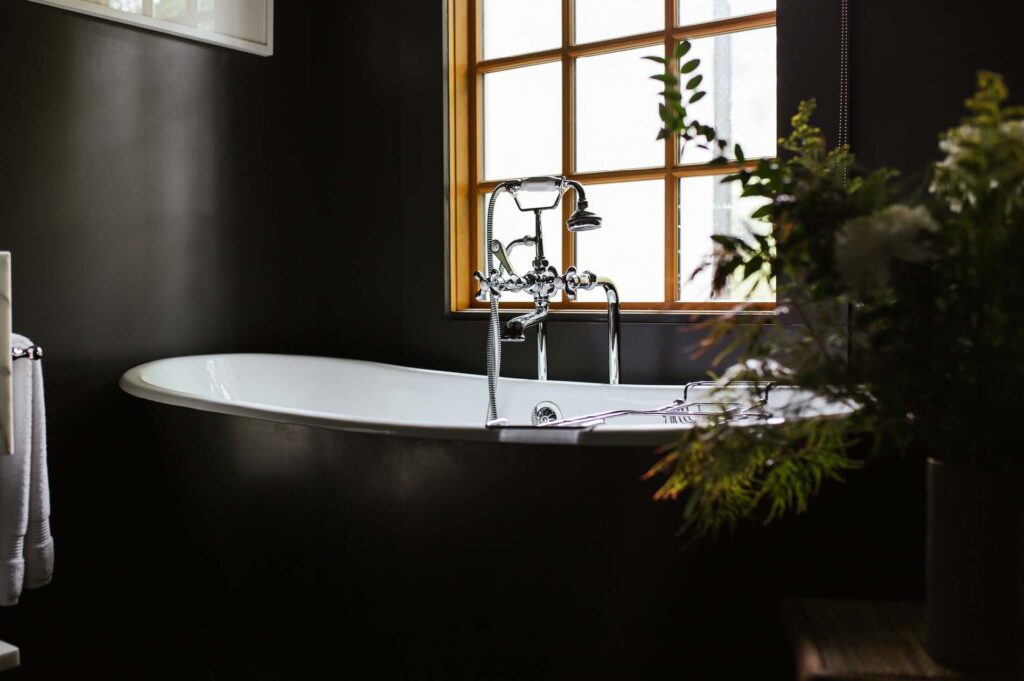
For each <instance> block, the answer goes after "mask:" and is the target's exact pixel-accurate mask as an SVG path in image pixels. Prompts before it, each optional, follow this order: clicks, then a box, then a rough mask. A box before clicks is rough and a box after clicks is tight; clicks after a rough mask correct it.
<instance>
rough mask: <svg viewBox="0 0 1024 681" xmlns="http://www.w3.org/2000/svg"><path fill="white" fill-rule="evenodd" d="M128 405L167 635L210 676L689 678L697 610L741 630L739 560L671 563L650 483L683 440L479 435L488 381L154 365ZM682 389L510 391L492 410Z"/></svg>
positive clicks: (364, 368)
mask: <svg viewBox="0 0 1024 681" xmlns="http://www.w3.org/2000/svg"><path fill="white" fill-rule="evenodd" d="M121 386H122V388H123V389H124V390H125V391H127V392H129V393H131V394H132V395H135V396H138V397H142V398H145V399H146V400H149V402H141V401H139V402H133V405H134V408H135V409H138V410H139V414H138V418H139V419H140V421H141V422H143V423H144V424H145V428H146V432H148V433H150V435H149V436H148V438H149V442H148V444H147V447H148V448H149V449H150V450H152V451H151V452H150V453H149V455H150V456H153V457H154V458H155V460H156V461H157V462H158V464H157V465H159V467H160V473H159V475H158V476H155V477H156V479H157V480H158V481H159V482H158V483H154V485H155V486H156V487H157V488H158V489H154V490H153V495H154V497H155V498H159V499H161V501H160V502H159V504H160V505H161V508H162V509H164V510H165V513H163V514H162V515H163V516H164V518H165V520H164V522H163V523H162V525H161V526H160V528H159V529H157V530H154V531H155V532H159V533H160V541H159V542H158V544H157V549H156V550H157V557H155V558H153V559H152V562H153V564H160V565H165V566H167V569H168V571H169V573H170V575H171V576H170V577H169V578H167V579H166V580H165V581H166V589H167V591H166V597H167V599H168V605H167V607H168V608H170V609H171V614H168V615H167V617H169V618H171V619H172V620H174V621H177V620H176V619H175V618H179V619H180V621H181V624H180V629H181V630H182V631H187V632H188V636H189V637H191V638H190V639H189V640H190V641H191V643H190V644H189V647H190V648H191V650H190V653H189V654H190V656H191V658H190V659H195V660H197V662H196V664H198V665H199V666H200V667H203V668H208V669H209V670H211V673H214V674H215V675H216V676H217V677H218V678H220V675H221V672H224V673H225V674H226V676H225V677H226V678H228V677H231V676H230V673H229V672H230V671H231V670H234V671H235V672H237V670H238V669H247V670H250V671H251V673H247V674H245V675H244V676H245V677H247V678H248V677H252V678H274V679H278V678H287V679H292V678H296V679H298V678H302V679H305V678H316V679H319V678H402V679H414V678H415V679H418V678H445V679H453V678H474V679H475V678H485V679H489V678H531V679H532V678H643V677H645V676H657V675H662V674H664V673H670V672H673V671H678V669H679V667H678V664H679V659H680V656H687V655H689V656H690V658H691V659H690V660H689V662H688V668H689V669H691V670H699V669H700V664H701V660H702V659H704V658H705V657H707V656H708V655H710V654H711V653H709V651H712V650H714V649H715V646H716V645H718V644H719V637H720V636H722V635H723V634H722V633H721V632H720V631H718V630H716V628H715V627H713V626H712V627H710V628H709V627H708V626H707V624H706V621H702V620H707V618H708V617H709V613H711V614H713V616H712V619H713V620H714V619H715V618H726V619H728V618H731V617H735V618H738V619H741V620H744V618H746V619H745V620H744V621H746V620H749V617H750V615H749V612H748V611H749V610H750V608H751V603H750V602H749V600H748V599H746V597H743V598H740V599H739V600H738V601H737V600H730V599H731V598H732V597H731V596H730V595H729V591H730V589H732V590H734V587H733V586H730V584H734V583H735V582H736V581H740V580H737V578H736V577H735V576H730V569H731V568H730V567H729V566H730V565H731V564H732V563H730V560H732V561H733V563H735V562H736V561H737V560H738V559H737V558H736V557H735V556H733V557H732V558H731V559H730V558H728V557H725V558H719V559H718V560H717V561H710V560H708V559H707V553H708V550H707V549H699V550H692V551H683V550H682V542H681V541H680V540H679V538H678V537H677V536H676V530H677V528H678V527H679V526H680V524H681V523H682V509H681V508H680V506H678V505H674V504H659V503H655V502H654V501H652V494H653V492H654V491H655V489H656V484H657V483H656V482H652V481H644V480H643V479H642V477H643V473H644V472H645V471H646V470H647V469H648V467H649V466H650V465H651V463H652V462H653V461H655V460H656V456H657V455H656V453H655V449H656V447H658V446H659V445H663V444H665V443H666V442H670V441H671V440H672V439H673V438H674V437H676V436H677V435H678V434H679V432H680V429H681V428H685V427H688V426H687V425H685V424H665V423H664V422H663V421H664V419H663V418H662V417H637V418H638V420H634V421H629V420H622V421H609V422H608V423H607V424H605V425H601V426H597V427H593V428H587V429H582V430H575V429H574V430H565V431H563V430H556V429H540V430H537V429H516V428H512V429H500V430H488V429H485V428H484V427H483V423H482V422H483V418H484V416H485V412H486V379H485V378H484V377H483V376H471V375H460V374H452V373H443V372H436V371H424V370H418V369H408V368H402V367H395V366H388V365H381V364H374V363H369V362H361V361H351V360H341V359H325V358H315V357H290V356H279V355H213V356H199V357H181V358H174V359H165V360H159V361H156V362H151V363H149V364H144V365H142V366H139V367H136V368H134V369H131V370H130V371H128V372H127V373H125V374H124V376H123V377H122V379H121ZM683 390H684V388H683V387H682V386H629V385H620V386H606V385H594V384H581V383H561V382H557V381H550V382H545V383H539V382H536V381H526V380H512V379H502V381H501V382H500V387H499V413H500V415H501V416H504V417H507V418H509V419H510V421H511V422H513V423H519V424H526V423H529V422H530V418H531V413H532V410H533V408H534V407H535V406H536V405H537V404H538V403H539V402H551V403H554V404H556V405H558V407H559V409H560V410H561V411H562V415H563V416H565V417H567V416H571V415H574V414H585V413H591V412H596V411H601V410H605V409H609V408H613V407H626V408H642V409H646V408H651V407H654V406H659V405H663V404H666V403H669V402H671V401H672V400H673V399H677V398H680V397H681V396H682V392H683ZM160 403H162V404H160ZM167 405H174V406H173V407H169V406H167ZM180 407H187V409H181V408H180ZM161 552H162V553H161ZM175 613H176V614H175ZM715 621H717V620H715ZM702 656H703V657H702ZM325 674H326V675H325ZM205 678H208V676H207V677H205ZM231 678H233V677H231ZM694 678H706V677H703V676H700V675H699V674H698V675H697V676H695V677H694ZM719 678H724V677H719Z"/></svg>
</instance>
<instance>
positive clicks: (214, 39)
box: [29, 0, 274, 57]
mask: <svg viewBox="0 0 1024 681" xmlns="http://www.w3.org/2000/svg"><path fill="white" fill-rule="evenodd" d="M193 1H195V0H193ZM244 1H245V2H250V3H252V4H253V8H254V11H256V12H259V11H264V10H265V12H264V17H265V20H264V21H263V22H262V23H264V24H265V33H264V35H265V40H264V41H263V42H260V41H258V40H246V39H243V38H237V37H235V36H231V35H225V34H223V33H218V32H216V31H215V30H206V29H200V28H195V27H192V26H187V25H184V24H179V23H175V22H173V21H167V20H164V19H157V18H155V17H154V16H153V10H152V7H153V0H143V4H144V6H145V8H146V9H145V10H143V11H144V12H148V15H147V14H146V13H144V14H133V13H131V12H126V11H123V10H119V9H113V8H112V7H108V6H106V5H100V4H97V3H95V2H87V0H29V2H35V3H39V4H41V5H50V6H52V7H59V8H61V9H66V10H70V11H72V12H78V13H79V14H88V15H90V16H94V17H101V18H103V19H109V20H111V21H116V22H119V23H122V24H128V25H130V26H138V27H140V28H146V29H149V30H151V31H157V32H160V33H167V34H170V35H176V36H181V37H184V38H188V39H190V40H196V41H199V42H203V43H209V44H211V45H220V46H222V47H229V48H231V49H235V50H241V51H243V52H249V53H251V54H258V55H260V56H263V57H269V56H271V55H272V54H274V0H244Z"/></svg>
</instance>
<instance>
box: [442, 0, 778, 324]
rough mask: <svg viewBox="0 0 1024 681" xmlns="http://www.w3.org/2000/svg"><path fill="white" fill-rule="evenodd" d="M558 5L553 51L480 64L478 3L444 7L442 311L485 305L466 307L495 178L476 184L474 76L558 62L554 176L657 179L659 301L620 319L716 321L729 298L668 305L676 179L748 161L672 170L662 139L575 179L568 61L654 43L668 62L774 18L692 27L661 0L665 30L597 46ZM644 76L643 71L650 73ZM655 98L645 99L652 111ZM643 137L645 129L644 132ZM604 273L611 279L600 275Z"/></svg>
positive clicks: (567, 236) (672, 290)
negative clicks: (701, 317)
mask: <svg viewBox="0 0 1024 681" xmlns="http://www.w3.org/2000/svg"><path fill="white" fill-rule="evenodd" d="M561 2H562V31H561V35H562V45H561V47H558V48H554V49H550V50H545V51H542V52H533V53H529V54H521V55H514V56H510V57H501V58H496V59H488V60H484V59H482V50H481V47H482V40H481V35H482V27H481V14H482V12H481V7H480V6H481V3H482V0H448V117H449V130H448V147H449V148H448V154H449V156H448V161H449V178H448V179H449V193H450V196H449V200H450V215H449V235H448V238H449V242H448V244H449V286H450V289H449V291H450V294H449V307H450V311H451V312H472V311H480V312H483V311H485V310H486V309H487V307H488V305H487V303H482V302H479V301H477V300H476V297H475V294H476V290H477V285H476V281H475V279H474V278H473V272H474V270H481V271H483V269H484V262H483V248H482V247H481V243H480V239H481V236H482V234H481V228H482V225H483V221H484V216H483V212H484V208H483V201H482V200H481V197H483V196H484V195H485V194H486V193H487V192H489V191H492V190H493V189H494V187H496V186H497V185H498V184H499V183H500V182H501V181H502V180H489V181H488V180H484V179H483V173H482V168H483V139H482V135H483V122H482V120H481V118H482V113H483V98H482V94H483V87H482V84H483V77H484V74H486V73H494V72H496V71H502V70H506V69H511V68H518V67H523V66H532V65H536V64H544V63H553V62H561V65H562V93H561V95H562V174H564V175H565V176H566V177H567V178H569V179H572V180H577V181H579V182H582V183H583V184H584V185H585V186H589V185H594V184H603V183H610V182H623V181H629V180H634V181H635V180H652V179H661V180H664V182H665V207H664V213H665V296H664V297H665V300H664V302H624V303H622V304H621V307H622V309H623V310H624V311H625V312H627V313H630V312H632V313H662V314H678V313H686V314H688V315H690V314H701V313H707V314H721V313H722V312H725V311H731V310H734V309H735V308H736V307H737V305H739V303H737V302H735V301H704V302H684V301H676V300H675V299H676V297H677V295H678V290H679V278H680V273H679V225H678V203H679V197H678V194H679V180H680V179H681V178H686V177H701V176H707V175H718V174H722V173H728V172H730V171H733V170H736V169H738V168H739V167H741V165H746V166H748V167H751V166H753V165H754V164H756V163H757V161H758V159H748V160H747V161H746V163H745V164H739V163H730V164H718V165H710V164H685V165H684V164H682V163H680V162H679V154H678V149H679V138H678V136H676V135H672V136H671V137H669V138H667V139H666V140H665V143H664V144H665V156H664V162H663V164H662V165H661V166H656V167H650V168H641V169H632V170H614V171H600V172H576V170H575V161H576V159H575V146H576V144H575V139H574V138H573V135H574V129H573V120H574V107H575V96H574V95H575V67H576V59H577V58H579V57H588V56H593V55H598V54H607V53H611V52H619V51H621V50H628V49H633V48H638V47H650V46H652V45H659V44H660V45H663V46H664V51H665V57H666V59H668V60H669V62H670V63H671V62H672V59H671V55H672V50H673V47H674V45H675V43H676V42H678V41H679V40H682V39H684V38H690V39H694V38H706V37H710V36H717V35H722V34H726V33H735V32H738V31H745V30H752V29H757V28H766V27H772V26H775V25H776V12H775V11H774V10H773V11H770V12H762V13H759V14H751V15H746V16H739V17H732V18H728V19H720V20H716V21H710V22H706V23H701V24H693V25H688V26H677V25H676V24H677V23H678V12H677V2H676V0H665V28H664V29H663V30H659V31H653V32H649V33H644V34H641V35H631V36H626V37H622V38H613V39H608V40H601V41H597V42H591V43H585V44H574V43H573V26H574V21H573V14H572V13H573V5H574V2H573V0H561ZM652 73H653V72H652ZM655 104H656V102H655V101H652V102H651V106H652V107H654V106H655ZM651 134H652V136H653V134H654V131H653V130H652V131H651ZM572 210H573V202H572V201H568V200H567V201H563V202H562V222H563V223H564V222H565V220H567V219H568V218H569V215H570V214H571V212H572ZM561 234H562V262H561V263H554V264H555V265H556V266H560V269H561V271H565V269H566V268H567V267H568V266H569V265H572V264H575V263H573V262H572V260H573V259H574V257H575V234H573V233H572V232H570V231H568V230H566V229H563V230H561ZM610 274H614V273H610ZM604 306H605V304H604V303H601V302H579V301H575V302H570V301H566V300H560V301H557V302H555V301H553V302H552V303H551V309H552V311H553V312H554V313H565V312H570V313H571V312H589V313H593V311H594V310H600V309H603V308H604ZM501 307H502V309H509V310H522V309H529V308H531V307H532V305H531V303H530V302H529V301H510V302H502V303H501ZM745 308H746V310H747V311H749V312H751V313H754V314H765V313H770V312H771V311H773V310H775V303H773V302H764V303H746V304H745Z"/></svg>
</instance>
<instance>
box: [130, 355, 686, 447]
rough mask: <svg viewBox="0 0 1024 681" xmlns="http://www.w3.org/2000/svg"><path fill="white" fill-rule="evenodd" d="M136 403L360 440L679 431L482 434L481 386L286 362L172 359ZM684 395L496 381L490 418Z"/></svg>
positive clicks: (659, 422)
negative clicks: (546, 407)
mask: <svg viewBox="0 0 1024 681" xmlns="http://www.w3.org/2000/svg"><path fill="white" fill-rule="evenodd" d="M121 387H122V388H123V389H124V390H125V391H126V392H128V393H130V394H132V395H135V396H136V397H142V398H145V399H148V400H153V401H155V402H163V403H166V404H173V405H177V406H182V407H190V408H193V409H200V410H203V411H211V412H218V413H222V414H232V415H235V416H248V417H254V418H260V419H267V420H271V421H278V422H284V423H292V424H297V425H305V426H315V427H320V428H331V429H338V430H347V431H353V432H363V433H377V434H383V435H404V436H411V437H426V438H438V439H446V440H477V441H499V442H500V441H517V442H529V443H534V444H544V443H546V444H580V445H597V446H621V445H634V446H649V447H654V446H658V445H662V444H665V443H666V442H669V441H671V440H672V439H673V438H674V437H676V436H677V435H678V434H679V431H680V429H682V428H686V427H689V426H688V425H687V424H666V423H665V419H664V418H661V417H646V418H644V417H628V418H625V419H616V420H613V421H610V422H608V423H607V424H604V425H600V426H596V427H594V428H585V429H543V430H532V429H531V430H529V431H524V430H522V429H515V428H510V429H487V428H485V427H484V417H485V415H486V411H487V380H486V377H484V376H476V375H471V374H455V373H448V372H443V371H430V370H425V369H412V368H407V367H400V366H393V365H388V364H378V363H374V362H363V361H357V360H349V359H328V358H323V357H299V356H287V355H258V354H253V355H241V354H239V355H210V356H196V357H176V358H172V359H163V360H158V361H156V362H150V363H149V364H143V365H141V366H138V367H135V368H134V369H131V370H129V371H128V372H127V373H125V374H124V376H123V377H122V378H121ZM685 391H686V387H685V386H631V385H615V386H612V385H600V384H593V383H569V382H563V381H546V382H539V381H532V380H523V379H510V378H502V379H500V381H499V389H498V412H499V415H500V416H502V417H504V418H507V419H508V420H509V422H510V423H511V424H512V425H516V424H518V425H529V424H530V423H531V415H532V412H533V409H534V407H536V406H537V405H538V404H541V403H550V404H554V405H556V406H557V407H558V408H559V409H560V411H561V415H562V416H563V417H570V416H576V415H582V414H590V413H596V412H600V411H603V410H609V409H650V408H654V407H658V406H662V405H665V404H668V403H671V402H672V400H674V399H680V398H682V397H683V396H684V393H685Z"/></svg>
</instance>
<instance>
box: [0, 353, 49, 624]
mask: <svg viewBox="0 0 1024 681" xmlns="http://www.w3.org/2000/svg"><path fill="white" fill-rule="evenodd" d="M12 345H13V346H14V347H16V348H28V347H30V346H31V345H32V342H31V341H30V340H28V339H27V338H25V337H24V336H18V335H14V336H13V337H12ZM13 380H14V454H13V455H12V456H0V605H15V604H16V603H17V602H18V598H19V597H20V596H21V591H22V589H23V588H24V587H27V588H30V589H32V588H36V587H40V586H44V585H46V584H49V582H50V580H51V579H52V577H53V538H52V537H51V536H50V487H49V479H48V475H47V470H46V406H45V403H44V401H43V368H42V362H41V361H40V360H34V361H33V360H29V359H19V360H17V361H16V362H14V366H13Z"/></svg>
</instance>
